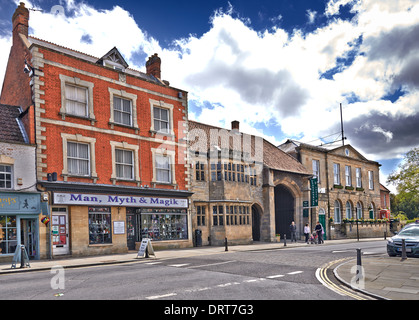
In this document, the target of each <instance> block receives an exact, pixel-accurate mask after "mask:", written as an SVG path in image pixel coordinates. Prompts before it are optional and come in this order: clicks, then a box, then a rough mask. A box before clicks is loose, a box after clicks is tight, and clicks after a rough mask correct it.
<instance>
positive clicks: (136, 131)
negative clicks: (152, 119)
mask: <svg viewBox="0 0 419 320" xmlns="http://www.w3.org/2000/svg"><path fill="white" fill-rule="evenodd" d="M109 126H110V128H111V129H115V126H117V127H122V128H128V129H133V130H135V134H138V133H139V129H138V127H135V126H132V125H127V124H123V123H117V122H110V121H109Z"/></svg>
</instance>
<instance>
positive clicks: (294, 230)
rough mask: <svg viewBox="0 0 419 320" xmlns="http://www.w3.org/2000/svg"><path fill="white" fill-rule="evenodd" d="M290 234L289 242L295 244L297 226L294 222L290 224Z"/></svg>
mask: <svg viewBox="0 0 419 320" xmlns="http://www.w3.org/2000/svg"><path fill="white" fill-rule="evenodd" d="M290 232H291V242H292V241H293V240H294V242H297V237H296V236H295V235H296V232H297V226H296V225H295V223H294V221H293V222H291V225H290Z"/></svg>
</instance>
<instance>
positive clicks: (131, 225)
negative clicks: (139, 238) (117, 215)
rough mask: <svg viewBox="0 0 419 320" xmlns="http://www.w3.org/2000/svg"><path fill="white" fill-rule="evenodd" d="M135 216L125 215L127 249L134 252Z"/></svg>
mask: <svg viewBox="0 0 419 320" xmlns="http://www.w3.org/2000/svg"><path fill="white" fill-rule="evenodd" d="M135 220H136V219H135V214H127V247H128V250H135V239H136V236H135V234H136V232H135V230H136V223H135Z"/></svg>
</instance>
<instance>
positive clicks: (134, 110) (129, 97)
mask: <svg viewBox="0 0 419 320" xmlns="http://www.w3.org/2000/svg"><path fill="white" fill-rule="evenodd" d="M108 91H109V96H110V101H109V103H110V106H111V108H110V118H109V124H110V125H111V129H113V126H114V125H115V124H116V125H121V126H126V127H132V128H135V129H136V130H138V123H137V95H136V94H133V93H128V92H126V91H124V90H117V89H113V88H108ZM114 96H115V97H119V98H122V99H124V100H129V101H131V119H130V120H131V121H130V124H129V125H128V124H124V123H118V122H115V117H114Z"/></svg>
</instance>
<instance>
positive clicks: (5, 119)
mask: <svg viewBox="0 0 419 320" xmlns="http://www.w3.org/2000/svg"><path fill="white" fill-rule="evenodd" d="M20 114H21V108H20V107H19V106H11V105H7V104H0V141H3V142H12V143H13V142H16V143H27V138H26V132H25V129H24V127H23V125H22V123H21V122H20V118H19V115H20Z"/></svg>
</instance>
